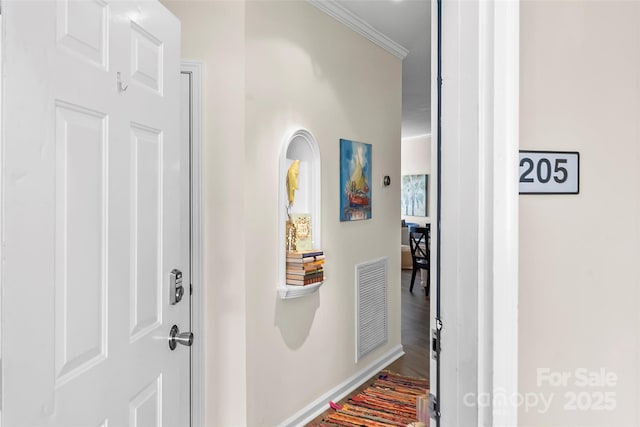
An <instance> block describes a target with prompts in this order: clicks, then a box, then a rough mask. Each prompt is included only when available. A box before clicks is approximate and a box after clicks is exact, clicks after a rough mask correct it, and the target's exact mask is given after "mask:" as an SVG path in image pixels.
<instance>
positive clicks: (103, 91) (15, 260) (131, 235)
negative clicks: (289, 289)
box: [2, 0, 189, 427]
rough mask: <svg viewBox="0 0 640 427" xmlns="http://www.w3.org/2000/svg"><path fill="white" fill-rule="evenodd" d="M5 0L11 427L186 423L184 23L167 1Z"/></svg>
mask: <svg viewBox="0 0 640 427" xmlns="http://www.w3.org/2000/svg"><path fill="white" fill-rule="evenodd" d="M3 6H4V7H3V18H4V25H5V36H4V40H3V54H4V56H3V70H4V79H3V83H4V98H3V121H2V127H3V141H2V146H3V149H4V152H3V154H4V159H3V160H4V164H3V183H4V194H3V197H4V199H3V215H4V218H3V219H4V224H3V240H4V242H3V243H4V255H5V260H4V266H3V277H2V291H3V297H2V304H3V307H2V310H3V319H2V328H3V329H2V340H3V342H2V357H3V365H2V375H3V396H2V404H3V407H2V425H3V426H29V425H34V426H35V425H38V426H40V425H54V426H87V427H88V426H96V427H97V426H112V427H113V426H125V425H130V426H160V425H165V426H186V425H188V424H189V349H188V348H187V347H183V346H178V348H176V350H175V351H171V350H170V349H169V346H168V339H167V337H168V334H169V330H170V328H171V326H172V325H174V324H175V325H177V326H178V327H179V328H180V329H181V330H183V331H185V330H187V329H188V327H189V302H188V294H189V292H188V283H189V277H188V270H189V269H188V266H189V262H188V249H187V247H186V246H185V245H184V242H185V241H188V240H187V239H182V238H181V236H182V235H184V233H188V228H187V227H188V222H187V221H188V216H187V215H188V207H187V206H186V204H185V203H184V200H185V199H184V197H183V194H182V193H181V192H182V191H183V189H182V188H181V182H183V181H182V179H183V178H184V176H185V174H187V173H188V159H187V158H182V156H183V154H184V153H182V152H181V148H180V134H179V130H180V112H179V93H180V86H179V84H180V83H179V78H180V69H179V66H180V64H179V44H180V41H179V38H180V24H179V22H178V20H177V19H176V18H175V17H174V16H173V15H171V14H170V13H169V12H168V11H167V10H166V9H165V8H164V7H163V6H162V5H160V4H159V3H158V2H156V1H137V2H134V1H113V2H110V1H103V0H79V1H70V0H45V1H8V2H4V3H3ZM118 73H119V75H120V82H118ZM174 268H177V269H180V270H181V271H182V272H183V273H184V278H183V283H184V284H185V285H186V296H185V298H184V300H183V301H182V302H181V303H178V304H177V305H170V304H169V283H168V280H169V272H170V271H171V270H172V269H174Z"/></svg>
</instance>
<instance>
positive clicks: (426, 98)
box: [337, 0, 431, 138]
mask: <svg viewBox="0 0 640 427" xmlns="http://www.w3.org/2000/svg"><path fill="white" fill-rule="evenodd" d="M337 3H339V4H340V5H341V6H343V7H344V8H346V9H348V10H349V11H350V12H352V13H354V14H355V15H357V16H358V17H359V18H361V19H362V20H364V21H366V22H367V23H368V24H369V25H371V26H372V27H373V28H375V29H376V30H378V31H380V32H381V33H382V34H384V35H385V36H387V37H389V38H390V39H391V40H393V41H394V42H396V43H398V44H400V45H401V46H402V47H404V48H405V49H407V50H409V53H408V54H407V56H406V57H405V59H404V61H403V63H402V138H411V137H414V136H418V135H424V134H429V133H431V97H430V90H431V41H430V40H431V30H430V22H431V3H430V1H429V0H337Z"/></svg>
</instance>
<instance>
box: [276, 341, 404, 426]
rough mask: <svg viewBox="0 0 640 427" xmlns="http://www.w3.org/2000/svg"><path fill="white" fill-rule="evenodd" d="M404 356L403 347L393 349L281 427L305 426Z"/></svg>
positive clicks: (300, 411)
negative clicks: (332, 403) (331, 405)
mask: <svg viewBox="0 0 640 427" xmlns="http://www.w3.org/2000/svg"><path fill="white" fill-rule="evenodd" d="M402 355H404V350H403V349H402V345H398V346H397V347H394V348H392V349H391V350H389V351H388V352H387V353H386V354H384V355H382V356H381V357H380V358H378V359H377V360H375V361H374V362H372V363H371V364H370V365H369V366H367V367H366V368H364V369H362V370H361V371H360V372H358V373H356V374H355V375H353V376H351V377H349V378H347V379H346V380H345V381H344V382H343V383H341V384H338V385H337V386H336V387H334V388H333V389H331V390H329V391H328V392H327V393H325V394H323V395H322V396H320V397H319V398H317V399H316V400H314V401H313V402H311V403H310V404H308V405H307V406H306V407H304V408H302V409H301V410H299V411H298V412H296V413H295V414H294V415H292V416H291V417H289V418H287V419H286V420H284V421H283V422H282V423H280V426H281V427H297V426H303V425H305V424H307V423H308V422H310V421H311V420H313V419H314V418H315V417H317V416H318V415H320V414H322V413H323V412H324V411H326V410H327V409H329V402H330V401H331V402H337V401H339V400H341V399H343V398H344V397H346V396H347V395H349V393H351V392H352V391H353V390H355V389H357V388H358V387H360V386H361V385H362V384H363V383H364V382H365V381H367V380H368V379H369V378H371V377H373V376H374V375H375V374H377V373H378V372H379V371H380V370H382V369H384V368H386V367H387V366H389V365H390V364H391V363H393V362H395V361H396V360H397V359H399V358H400V357H401V356H402Z"/></svg>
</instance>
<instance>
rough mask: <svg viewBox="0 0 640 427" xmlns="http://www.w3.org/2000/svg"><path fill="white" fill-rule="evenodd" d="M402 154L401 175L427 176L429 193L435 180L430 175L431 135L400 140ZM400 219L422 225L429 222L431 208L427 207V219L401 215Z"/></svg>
mask: <svg viewBox="0 0 640 427" xmlns="http://www.w3.org/2000/svg"><path fill="white" fill-rule="evenodd" d="M401 145H402V148H401V150H402V154H401V161H400V174H401V175H421V174H428V175H429V183H428V185H429V191H431V188H432V187H431V185H432V180H433V179H435V177H434V176H432V175H431V135H422V136H416V137H413V138H405V139H403V140H402V144H401ZM401 215H402V218H403V219H405V220H406V221H407V222H415V223H418V224H420V225H423V224H425V223H427V222H431V219H430V216H431V206H427V215H428V216H427V217H423V216H411V215H404V214H402V213H401Z"/></svg>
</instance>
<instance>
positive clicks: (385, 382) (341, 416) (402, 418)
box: [315, 371, 429, 427]
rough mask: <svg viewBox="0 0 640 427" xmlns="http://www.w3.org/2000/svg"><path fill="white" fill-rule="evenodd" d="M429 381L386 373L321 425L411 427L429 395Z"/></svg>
mask: <svg viewBox="0 0 640 427" xmlns="http://www.w3.org/2000/svg"><path fill="white" fill-rule="evenodd" d="M428 390H429V381H428V380H422V379H417V378H411V377H404V376H401V375H398V374H394V373H392V372H389V371H382V372H381V373H380V374H379V375H378V378H376V380H375V381H374V382H373V384H371V385H370V386H369V387H367V388H366V389H365V390H364V391H362V392H361V393H359V394H357V395H355V396H353V397H351V398H350V399H349V401H348V402H347V403H345V404H344V405H342V406H339V405H336V404H333V403H332V404H331V406H332V407H333V408H334V409H335V410H336V411H335V412H332V413H331V414H329V415H328V416H326V417H325V418H324V419H323V421H322V423H316V424H315V425H316V426H318V427H320V426H341V427H361V426H366V427H386V426H402V427H404V426H407V425H408V424H411V423H412V422H415V421H417V420H418V419H417V416H416V399H417V397H418V396H419V395H422V394H428Z"/></svg>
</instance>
